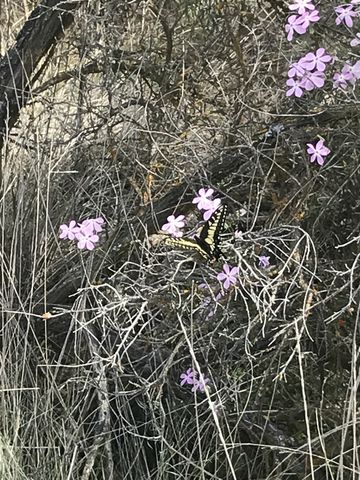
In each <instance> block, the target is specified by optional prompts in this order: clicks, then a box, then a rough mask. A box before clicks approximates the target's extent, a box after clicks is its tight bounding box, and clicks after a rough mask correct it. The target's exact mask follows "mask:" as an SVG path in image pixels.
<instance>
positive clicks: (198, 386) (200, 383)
mask: <svg viewBox="0 0 360 480" xmlns="http://www.w3.org/2000/svg"><path fill="white" fill-rule="evenodd" d="M208 383H210V378H205V377H203V376H202V375H201V374H200V379H199V380H197V379H196V378H195V380H194V386H193V387H192V389H191V391H192V392H196V390H200V392H204V391H205V387H206V385H207V384H208Z"/></svg>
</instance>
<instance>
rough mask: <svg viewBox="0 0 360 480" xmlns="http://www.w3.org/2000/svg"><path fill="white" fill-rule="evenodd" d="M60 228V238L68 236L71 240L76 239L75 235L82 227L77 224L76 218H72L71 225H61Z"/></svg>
mask: <svg viewBox="0 0 360 480" xmlns="http://www.w3.org/2000/svg"><path fill="white" fill-rule="evenodd" d="M60 230H61V233H60V235H59V236H60V238H62V239H65V238H68V239H69V240H74V238H75V235H76V234H77V233H78V232H79V231H80V228H79V227H77V226H76V222H75V220H71V221H70V223H69V225H66V224H64V225H60Z"/></svg>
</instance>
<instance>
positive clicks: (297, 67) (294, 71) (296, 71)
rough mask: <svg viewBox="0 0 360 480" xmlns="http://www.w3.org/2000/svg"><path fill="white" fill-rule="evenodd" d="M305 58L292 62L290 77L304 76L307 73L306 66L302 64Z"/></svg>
mask: <svg viewBox="0 0 360 480" xmlns="http://www.w3.org/2000/svg"><path fill="white" fill-rule="evenodd" d="M302 62H303V59H302V58H300V60H299V61H298V62H295V63H292V64H291V65H290V68H289V71H288V77H289V78H293V77H297V78H302V77H303V75H304V74H305V68H304V67H303V65H302Z"/></svg>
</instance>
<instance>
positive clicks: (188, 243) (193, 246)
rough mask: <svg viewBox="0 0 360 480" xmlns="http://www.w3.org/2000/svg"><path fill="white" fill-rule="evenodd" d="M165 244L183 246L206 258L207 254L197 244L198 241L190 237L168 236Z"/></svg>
mask: <svg viewBox="0 0 360 480" xmlns="http://www.w3.org/2000/svg"><path fill="white" fill-rule="evenodd" d="M165 245H170V246H174V247H179V248H184V249H186V250H195V251H197V252H198V253H200V255H201V256H202V257H205V258H208V254H207V252H206V251H204V249H203V248H202V247H201V246H200V245H199V243H198V242H197V241H195V240H192V239H191V238H172V237H169V238H167V239H166V240H165Z"/></svg>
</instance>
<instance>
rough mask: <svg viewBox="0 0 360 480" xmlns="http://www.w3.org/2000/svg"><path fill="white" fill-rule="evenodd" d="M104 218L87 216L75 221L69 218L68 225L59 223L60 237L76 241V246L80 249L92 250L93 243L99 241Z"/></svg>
mask: <svg viewBox="0 0 360 480" xmlns="http://www.w3.org/2000/svg"><path fill="white" fill-rule="evenodd" d="M103 223H104V219H103V218H101V217H98V218H89V219H87V220H84V221H83V222H79V223H76V221H75V220H71V221H70V222H69V225H66V224H64V225H60V230H61V233H60V235H59V236H60V238H61V239H63V240H65V239H68V240H75V241H77V246H78V248H80V249H81V250H83V249H86V250H94V248H95V244H96V243H97V242H98V241H99V235H98V233H100V232H101V231H102V230H103V227H102V225H103Z"/></svg>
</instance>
